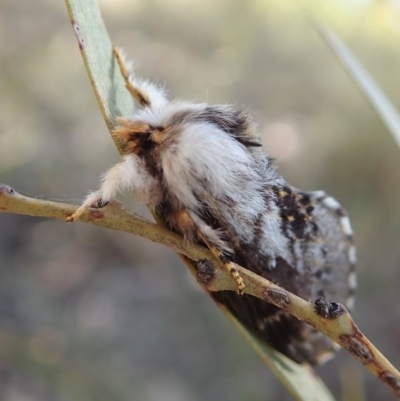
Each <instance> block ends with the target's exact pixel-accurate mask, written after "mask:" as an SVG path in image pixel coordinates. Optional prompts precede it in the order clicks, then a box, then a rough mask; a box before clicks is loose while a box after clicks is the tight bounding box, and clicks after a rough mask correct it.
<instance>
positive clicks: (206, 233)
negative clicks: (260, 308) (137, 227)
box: [172, 210, 245, 295]
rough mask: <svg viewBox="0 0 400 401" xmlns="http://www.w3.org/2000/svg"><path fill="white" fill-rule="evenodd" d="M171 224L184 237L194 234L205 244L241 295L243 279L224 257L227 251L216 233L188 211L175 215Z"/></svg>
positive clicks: (243, 286)
mask: <svg viewBox="0 0 400 401" xmlns="http://www.w3.org/2000/svg"><path fill="white" fill-rule="evenodd" d="M172 224H173V225H175V226H176V227H177V228H178V229H179V230H180V231H181V232H182V233H183V234H185V235H186V236H189V237H190V236H193V234H196V235H197V236H198V237H199V238H200V239H201V240H202V241H203V242H204V243H205V244H206V246H207V247H208V249H209V250H210V251H211V253H212V254H213V255H214V256H215V257H216V258H218V259H219V260H221V262H222V264H223V266H224V268H225V269H226V270H227V271H228V272H229V273H230V275H231V276H232V278H233V279H234V280H235V282H236V285H237V287H236V291H237V293H238V294H240V295H243V293H244V288H245V285H244V282H243V279H242V277H241V276H240V274H239V272H238V271H237V269H236V267H235V265H234V264H233V263H232V262H231V261H230V260H229V259H228V257H227V256H226V253H227V251H229V250H228V249H227V247H226V245H225V243H224V242H223V241H222V240H221V239H220V238H219V236H218V234H217V233H216V231H215V230H214V229H212V228H211V227H210V226H208V225H207V224H206V223H205V222H204V221H203V220H202V219H201V218H199V217H198V216H197V215H196V214H194V213H193V212H192V211H190V210H181V211H179V212H177V213H175V214H174V216H173V222H172Z"/></svg>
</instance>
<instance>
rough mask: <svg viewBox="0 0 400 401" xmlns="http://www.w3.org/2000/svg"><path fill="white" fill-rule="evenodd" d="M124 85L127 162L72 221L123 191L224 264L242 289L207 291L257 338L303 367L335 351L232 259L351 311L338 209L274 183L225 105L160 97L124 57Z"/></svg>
mask: <svg viewBox="0 0 400 401" xmlns="http://www.w3.org/2000/svg"><path fill="white" fill-rule="evenodd" d="M114 56H115V59H116V61H117V63H118V65H119V68H120V71H121V73H122V75H123V77H124V79H125V83H126V87H127V89H128V90H129V91H130V93H131V94H132V95H133V97H134V98H135V99H136V100H137V101H138V102H139V104H140V105H141V106H142V108H141V109H140V110H138V111H136V112H135V113H134V114H133V115H132V116H130V117H121V118H118V120H117V125H116V127H115V129H114V131H113V134H112V135H113V137H114V139H116V140H117V141H119V142H120V143H122V144H123V148H124V151H123V156H122V160H121V161H120V162H119V163H117V164H116V165H115V166H113V167H112V168H110V169H109V170H108V171H107V172H106V173H105V174H104V176H103V178H102V182H101V186H100V188H99V189H98V190H97V191H95V192H92V193H90V194H89V195H88V196H87V198H86V199H85V201H84V203H83V204H82V206H81V207H80V208H79V209H77V211H76V212H75V213H74V214H72V215H71V216H70V217H68V218H67V221H69V222H71V221H74V220H77V219H79V216H80V215H81V214H82V213H83V212H84V211H86V210H87V209H88V208H101V207H104V206H105V205H106V204H107V203H108V202H110V201H112V200H113V199H114V198H115V197H116V195H117V194H118V193H119V192H121V191H128V192H130V193H132V194H133V195H134V196H135V197H136V198H137V199H138V200H139V201H140V202H142V203H144V204H146V205H147V206H148V207H150V208H152V209H157V210H158V211H160V213H161V214H162V215H163V216H164V218H165V220H166V224H167V225H168V227H169V228H170V229H171V230H173V231H175V232H177V233H180V234H182V235H183V236H184V237H185V238H186V239H187V240H189V241H194V242H196V243H200V244H203V245H205V246H207V247H208V248H210V250H211V251H212V252H213V254H214V255H215V256H217V257H219V258H220V259H221V260H222V262H223V264H224V266H225V267H226V268H227V269H228V270H229V271H230V273H231V274H232V277H233V278H234V279H235V281H236V283H237V292H234V291H220V292H215V293H213V295H212V296H213V297H214V299H215V300H216V301H217V302H220V303H222V304H224V305H225V306H226V307H227V308H228V309H229V311H230V312H231V313H232V314H233V315H234V316H236V318H237V319H238V320H239V321H240V322H241V323H242V324H243V325H244V326H246V327H247V328H248V329H249V330H250V331H251V332H253V333H254V335H256V336H257V337H258V338H260V339H261V340H262V341H265V342H266V343H268V344H269V345H270V346H272V347H274V348H275V349H277V350H278V351H280V352H281V353H283V354H285V355H286V356H288V357H289V358H291V359H292V360H294V361H296V362H298V363H308V364H312V365H315V364H319V363H322V362H324V361H325V360H326V359H328V358H329V357H330V356H331V355H332V354H333V352H334V351H335V345H334V343H333V342H331V341H330V340H329V339H327V338H326V337H325V336H323V335H322V334H321V333H319V332H318V331H317V330H315V329H314V328H313V327H311V326H309V325H307V324H305V323H303V322H301V321H299V320H297V319H296V318H294V317H292V316H291V315H289V314H287V313H285V312H283V311H282V310H280V309H279V308H277V307H275V306H274V305H272V304H269V303H267V302H265V301H262V300H260V299H257V298H255V297H252V296H251V295H247V294H243V289H244V284H243V281H242V279H241V277H240V275H239V274H238V272H237V271H236V270H235V268H234V267H233V265H232V262H234V263H237V264H239V265H241V266H243V267H245V268H247V269H249V270H251V271H253V272H254V273H256V274H258V275H260V276H262V277H265V278H267V279H268V280H271V281H272V282H274V283H276V284H278V285H280V286H282V287H284V288H285V289H287V290H288V291H290V292H292V293H295V294H297V295H298V296H300V297H301V298H303V299H306V300H315V299H317V298H318V297H323V298H324V299H326V300H327V301H329V302H330V301H337V302H341V303H343V304H344V305H345V306H346V307H347V308H349V309H351V308H352V307H353V303H354V292H355V289H356V273H355V263H356V249H355V245H354V241H353V232H352V229H351V226H350V221H349V219H348V217H347V214H346V212H345V210H344V209H343V208H342V207H341V205H340V204H339V203H338V202H337V201H336V200H335V199H334V198H332V197H330V196H328V195H326V194H325V193H324V192H323V191H315V192H304V191H300V190H298V189H296V188H294V187H293V186H291V185H290V184H288V183H287V182H286V181H285V180H284V178H283V177H281V176H280V175H279V173H278V172H277V170H276V167H275V166H274V164H273V161H272V159H271V158H270V157H269V156H268V155H267V154H266V153H265V152H264V150H263V148H262V142H261V138H260V136H259V135H258V133H257V127H256V125H255V124H254V123H253V122H252V119H251V117H250V116H249V115H248V114H247V113H246V112H244V111H241V110H236V109H235V108H234V107H231V106H226V105H215V106H214V105H208V104H196V103H191V102H186V101H178V100H175V101H169V100H168V99H167V96H166V94H165V92H164V90H163V89H161V88H159V87H158V86H156V85H155V84H153V83H151V82H148V81H146V80H141V79H138V78H136V77H135V76H134V74H133V70H132V68H131V67H130V64H129V63H127V61H126V60H125V56H124V55H123V53H122V51H121V50H119V49H116V48H115V49H114Z"/></svg>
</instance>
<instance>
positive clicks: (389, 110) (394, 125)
mask: <svg viewBox="0 0 400 401" xmlns="http://www.w3.org/2000/svg"><path fill="white" fill-rule="evenodd" d="M313 25H314V27H315V29H316V31H317V32H318V33H319V35H320V36H321V38H322V39H323V40H324V42H325V43H326V44H327V45H328V46H329V48H330V49H331V50H332V52H333V53H334V54H335V56H336V57H337V58H338V60H339V62H340V64H341V65H342V66H343V67H344V69H345V70H346V71H347V73H348V74H349V75H350V77H351V78H352V80H353V81H354V82H355V84H356V85H357V87H358V88H359V89H360V90H361V92H362V93H363V94H364V96H365V97H366V98H367V100H368V101H369V102H370V103H371V105H372V107H373V109H374V110H375V111H376V112H377V113H378V115H379V116H380V118H381V119H382V121H383V122H384V124H385V125H386V127H387V129H388V130H389V132H390V133H391V134H392V136H393V138H394V140H395V141H396V143H397V145H398V146H399V147H400V114H399V112H398V111H397V109H396V108H395V107H394V105H393V103H392V102H391V101H390V100H389V99H388V97H387V96H386V95H385V93H384V92H383V91H382V90H381V89H380V87H379V85H378V84H377V83H376V82H375V81H374V80H373V79H372V77H371V76H370V75H369V74H368V72H367V71H366V70H365V68H364V67H363V66H362V65H361V63H360V62H359V61H358V60H357V59H356V57H355V56H354V55H353V54H352V53H351V51H350V50H349V49H348V48H347V47H346V46H345V45H344V44H343V42H342V41H341V40H340V39H339V37H338V36H337V35H336V34H335V33H334V32H333V31H332V30H331V29H329V28H327V27H326V26H324V25H322V24H320V23H314V24H313Z"/></svg>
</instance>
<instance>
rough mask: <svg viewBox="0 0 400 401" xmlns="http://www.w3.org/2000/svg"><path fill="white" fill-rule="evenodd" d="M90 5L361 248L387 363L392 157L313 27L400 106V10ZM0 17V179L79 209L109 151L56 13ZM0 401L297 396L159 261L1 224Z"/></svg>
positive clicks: (53, 230)
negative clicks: (243, 124)
mask: <svg viewBox="0 0 400 401" xmlns="http://www.w3.org/2000/svg"><path fill="white" fill-rule="evenodd" d="M100 5H101V9H102V13H103V17H104V20H105V23H106V26H107V27H108V29H109V33H110V35H111V38H112V41H113V42H114V43H115V44H117V45H118V46H122V47H123V48H124V49H125V50H126V52H127V54H128V55H129V56H130V57H131V58H133V59H135V61H136V63H137V66H138V67H137V72H138V73H139V74H141V75H143V76H144V77H148V78H151V79H153V80H156V81H158V82H160V83H162V84H163V83H165V84H166V86H167V88H168V90H169V93H170V96H171V98H176V97H178V98H183V99H190V100H197V101H200V102H210V103H233V104H236V105H237V106H239V107H243V106H245V107H246V108H247V109H248V110H249V112H250V113H251V114H252V115H253V116H254V119H255V121H256V122H257V123H258V126H259V130H260V133H261V135H262V138H263V141H264V144H265V147H266V149H267V150H268V151H269V153H270V154H271V155H272V156H273V157H275V158H276V159H277V163H278V165H279V169H280V171H281V173H282V174H283V175H284V177H285V178H286V179H287V180H288V181H289V182H291V183H292V184H293V185H295V186H297V187H299V188H301V189H303V190H313V189H323V190H325V191H326V192H328V193H329V194H331V195H333V196H335V197H336V198H337V199H338V200H339V201H340V202H341V203H342V204H343V205H344V207H345V208H346V209H347V210H348V212H349V214H350V217H351V221H352V224H353V228H354V231H355V234H356V240H357V245H358V259H359V262H358V274H359V276H358V277H359V290H358V299H357V304H356V309H355V311H354V318H355V320H356V322H357V323H358V324H359V326H360V328H361V329H362V330H363V331H364V333H365V334H366V335H367V336H368V337H369V338H370V339H371V340H372V341H373V342H374V343H375V345H376V346H377V347H378V348H379V349H380V350H381V351H382V352H383V353H384V354H385V355H387V356H388V357H389V359H390V360H391V361H392V362H393V364H394V365H396V366H397V367H399V366H400V302H399V301H400V292H399V282H400V246H399V238H400V202H399V199H400V174H399V170H400V152H399V149H398V148H397V147H396V145H395V143H394V141H393V140H392V138H391V137H390V135H389V134H388V132H387V130H386V128H385V127H384V126H383V124H382V123H381V121H380V119H379V118H378V117H377V116H376V114H375V112H374V111H373V110H372V108H371V107H370V106H369V105H368V104H367V102H366V101H365V99H364V98H363V96H362V95H361V94H360V93H359V91H358V90H357V88H356V87H355V86H354V84H353V83H352V82H351V80H350V79H349V78H348V77H347V75H346V74H345V72H344V71H343V69H342V68H341V67H340V65H339V64H338V63H337V61H336V60H335V58H334V57H333V56H332V54H331V53H330V51H329V49H328V48H327V47H326V45H325V44H324V43H323V42H322V41H321V39H320V38H319V37H318V35H317V34H316V33H315V31H314V30H313V29H312V27H311V26H310V24H309V17H316V18H318V19H320V20H321V21H322V22H324V23H325V24H327V25H328V26H329V27H331V28H332V29H334V30H335V31H336V33H337V34H338V35H339V36H340V37H341V38H342V40H343V41H344V42H345V43H346V44H347V45H348V46H349V47H350V49H351V50H352V51H353V52H354V53H355V55H356V56H357V57H358V58H359V60H360V61H361V62H362V63H363V64H364V66H365V67H366V68H367V69H368V70H369V71H370V72H371V74H372V75H373V76H374V77H375V79H376V80H377V82H378V83H379V84H380V85H381V87H382V89H383V90H384V91H385V92H386V93H387V95H388V96H389V97H390V98H391V99H392V100H393V102H394V103H395V104H396V105H397V107H400V75H399V71H400V68H399V67H400V52H399V46H398V44H399V39H400V25H399V23H398V21H399V18H400V2H399V1H389V0H386V1H385V0H380V1H366V0H357V1H356V0H346V1H344V0H342V1H339V0H335V1H334V0H326V1H324V2H321V1H317V0H316V1H311V0H310V1H306V0H304V1H282V0H271V1H251V2H244V1H243V2H242V1H231V0H212V1H211V0H191V1H183V0H169V1H163V0H102V1H100ZM0 10H1V12H0V43H1V46H0V57H1V59H0V60H1V62H0V93H1V96H0V182H3V183H7V184H9V185H11V186H12V187H13V188H15V189H16V190H18V191H20V192H21V193H24V194H30V195H36V196H39V197H43V198H45V199H52V200H59V201H66V202H74V203H77V204H79V203H80V201H81V200H82V198H83V197H84V196H85V194H86V193H87V191H88V190H90V189H95V188H96V187H97V184H98V178H99V176H100V174H101V173H103V172H104V171H105V170H106V169H107V168H108V167H109V166H110V165H111V164H113V163H115V162H116V161H117V160H118V154H117V151H116V149H115V147H114V145H113V143H112V141H111V139H110V137H109V134H108V131H107V129H106V126H105V124H104V122H103V120H102V117H101V114H100V112H99V109H98V107H97V103H96V101H95V98H94V96H93V93H92V90H91V88H90V85H89V80H88V78H87V76H86V73H85V70H84V67H83V63H82V60H81V56H80V53H79V50H78V46H77V43H76V39H75V36H74V33H73V31H72V29H71V26H70V23H69V21H68V16H67V12H66V9H65V6H64V4H63V2H62V1H61V0H59V1H54V0H36V1H34V2H33V1H31V0H19V1H12V0H0ZM123 201H124V202H125V203H126V204H128V205H129V206H130V207H131V208H132V209H134V210H135V211H137V212H139V213H142V214H143V215H146V216H149V214H148V212H147V211H146V209H144V208H141V207H140V206H138V205H135V204H133V203H132V202H131V201H130V200H129V199H124V200H123ZM318 371H319V373H320V374H321V376H322V377H323V379H324V380H325V381H326V383H327V384H328V386H329V388H330V389H331V390H332V392H333V393H334V395H335V396H336V397H337V399H338V400H345V401H350V400H354V401H361V400H377V399H379V400H394V399H395V398H394V396H393V395H392V394H391V393H390V392H389V390H387V389H386V388H384V387H383V385H382V384H381V383H380V382H378V380H377V379H375V378H374V377H373V376H372V375H371V374H369V373H368V372H367V371H365V370H364V369H363V368H362V367H361V366H360V365H359V364H358V363H357V362H355V361H354V360H353V359H352V357H351V356H350V355H349V354H347V353H346V352H344V351H342V352H340V353H339V355H338V356H337V357H336V358H335V360H333V361H331V362H329V363H328V364H327V365H325V366H324V367H322V368H319V369H318ZM0 399H1V400H6V401H36V400H38V401H39V400H63V401H64V400H65V401H69V400H74V401H80V400H82V401H83V400H97V401H101V400H121V401H122V400H124V401H125V400H141V401H147V400H149V401H150V400H163V401H205V400H219V401H228V400H230V401H239V400H249V401H261V400H262V401H270V400H271V401H272V400H291V399H292V398H291V396H290V395H289V394H288V393H287V391H286V390H285V389H284V388H283V386H282V385H281V384H280V383H279V382H278V380H277V379H276V378H275V377H274V376H273V375H272V374H271V373H270V372H269V370H268V368H267V367H266V366H265V365H264V364H263V363H262V362H261V360H260V359H259V357H258V356H257V355H256V354H255V353H254V351H253V350H252V349H251V348H250V346H249V345H248V344H247V343H246V342H245V341H244V340H243V339H242V338H241V336H240V335H239V334H238V333H237V332H236V330H235V328H234V327H233V326H232V325H231V324H230V322H229V321H228V320H227V319H226V318H225V317H224V316H223V315H222V314H221V313H220V311H219V310H217V308H215V306H214V305H213V303H212V301H211V300H210V299H208V297H207V296H206V295H205V294H204V293H203V292H202V291H201V290H200V289H199V288H198V286H197V284H196V282H195V280H194V279H193V278H192V277H191V276H190V274H189V273H188V272H187V271H186V268H185V267H184V266H183V264H182V263H181V261H180V260H179V259H178V257H177V256H176V255H175V254H174V253H173V252H172V251H170V250H168V249H166V248H163V247H162V246H158V245H155V244H153V243H150V242H148V241H145V240H143V239H141V238H137V237H134V236H130V235H127V234H123V233H119V232H114V231H110V230H106V229H100V228H96V227H92V226H89V225H84V224H72V225H66V224H65V223H63V222H61V221H52V220H46V219H40V218H33V217H26V216H17V215H8V214H1V215H0Z"/></svg>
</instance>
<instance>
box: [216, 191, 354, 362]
mask: <svg viewBox="0 0 400 401" xmlns="http://www.w3.org/2000/svg"><path fill="white" fill-rule="evenodd" d="M276 204H277V206H278V208H279V210H280V216H279V218H280V219H281V229H282V232H283V233H284V234H285V237H286V238H288V239H289V241H288V243H289V248H290V249H289V254H290V255H291V256H290V257H288V258H286V259H285V258H283V257H278V258H276V266H275V267H274V268H271V267H270V266H271V265H270V258H269V257H268V256H265V257H263V256H261V255H257V257H255V255H254V254H247V255H246V254H245V252H243V250H242V252H241V256H242V260H241V261H240V262H241V263H242V264H243V266H244V267H247V268H248V269H250V270H252V271H254V272H255V273H256V274H259V275H261V276H263V277H265V278H267V279H269V280H271V281H273V282H274V283H276V284H278V285H280V286H282V287H284V288H286V289H287V290H289V291H291V292H293V293H295V294H297V295H299V296H300V297H302V298H303V299H306V300H310V301H315V299H316V298H317V297H319V296H323V297H324V298H326V300H327V301H330V302H333V301H336V302H341V303H344V304H345V305H347V306H349V303H352V299H353V297H354V290H355V278H354V277H353V276H354V274H355V273H354V263H355V260H354V258H355V249H354V244H353V238H352V233H351V229H350V225H349V221H348V218H347V215H346V213H345V212H344V210H343V208H342V207H341V206H340V205H339V203H338V202H337V201H335V200H334V199H333V198H331V197H328V196H326V195H325V194H323V193H322V192H311V193H306V192H300V191H297V190H295V189H293V188H289V187H286V188H284V189H281V190H279V191H277V193H276ZM267 237H268V236H266V240H268V239H267ZM289 259H290V260H289ZM214 298H215V299H216V300H217V301H218V302H222V303H223V304H224V305H226V306H227V307H228V309H229V310H231V312H232V313H233V314H234V315H235V316H236V317H237V318H238V319H239V320H240V321H241V322H242V323H243V324H244V325H245V326H246V327H248V328H249V329H250V330H251V331H253V332H254V333H255V334H256V335H258V336H259V337H260V338H261V339H262V340H264V341H266V342H267V343H268V344H270V345H271V346H272V347H274V348H276V349H277V350H278V351H280V352H282V353H283V354H285V355H287V356H289V357H290V358H291V359H293V360H295V361H297V362H300V363H302V362H307V363H310V364H318V363H322V362H323V361H324V360H326V359H327V358H329V357H330V356H331V355H332V354H333V352H334V351H335V349H336V346H335V345H334V343H332V341H331V340H329V339H328V338H327V337H325V336H324V335H322V334H321V333H319V332H318V331H317V330H316V329H314V328H313V327H311V326H309V325H307V324H306V323H303V322H301V321H299V320H298V319H296V318H294V317H293V316H291V315H288V314H286V313H284V312H283V311H281V310H280V309H278V308H277V307H275V306H273V305H271V304H269V303H267V302H264V301H262V300H260V299H257V298H255V297H252V296H250V295H243V296H238V295H237V294H234V293H233V292H229V291H221V292H218V293H215V294H214Z"/></svg>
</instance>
